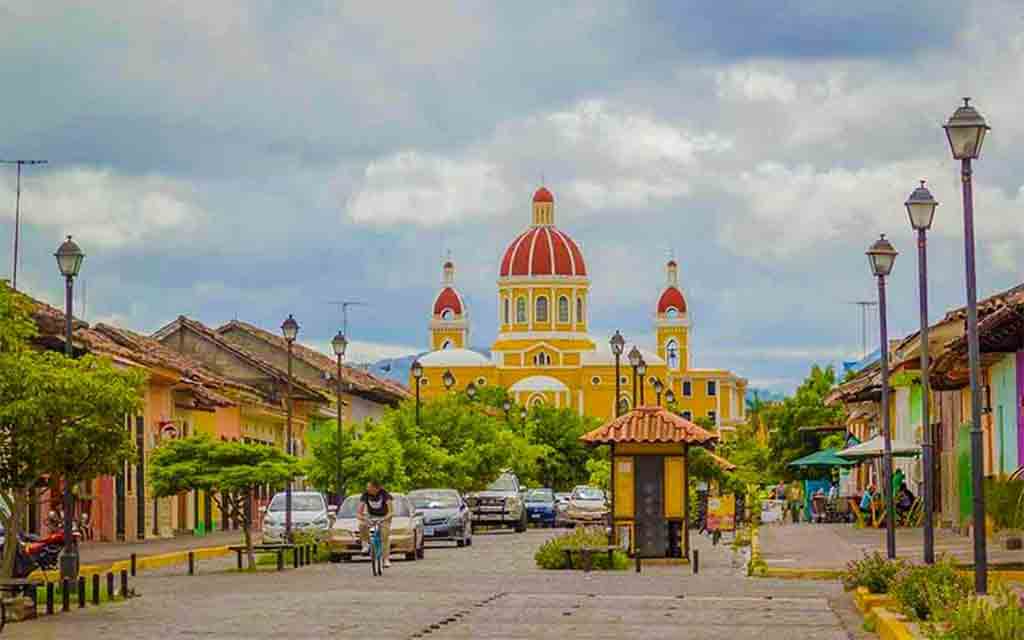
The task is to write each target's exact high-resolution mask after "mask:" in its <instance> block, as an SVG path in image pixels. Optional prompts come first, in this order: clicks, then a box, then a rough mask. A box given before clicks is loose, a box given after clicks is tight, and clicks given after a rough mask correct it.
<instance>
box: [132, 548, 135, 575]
mask: <svg viewBox="0 0 1024 640" xmlns="http://www.w3.org/2000/svg"><path fill="white" fill-rule="evenodd" d="M131 565H132V577H133V578H134V577H135V554H134V553H133V554H132V560H131Z"/></svg>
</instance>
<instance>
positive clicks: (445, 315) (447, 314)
mask: <svg viewBox="0 0 1024 640" xmlns="http://www.w3.org/2000/svg"><path fill="white" fill-rule="evenodd" d="M454 317H455V312H454V311H452V310H451V309H445V310H444V311H442V312H441V319H442V320H451V319H452V318H454Z"/></svg>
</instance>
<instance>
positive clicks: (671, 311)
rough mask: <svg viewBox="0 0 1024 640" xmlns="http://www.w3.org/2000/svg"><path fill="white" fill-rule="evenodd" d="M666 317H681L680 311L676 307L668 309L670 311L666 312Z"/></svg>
mask: <svg viewBox="0 0 1024 640" xmlns="http://www.w3.org/2000/svg"><path fill="white" fill-rule="evenodd" d="M665 315H667V316H668V317H670V318H674V317H676V316H677V315H679V311H678V310H676V308H675V307H669V308H668V309H667V310H666V311H665Z"/></svg>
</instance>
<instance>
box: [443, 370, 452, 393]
mask: <svg viewBox="0 0 1024 640" xmlns="http://www.w3.org/2000/svg"><path fill="white" fill-rule="evenodd" d="M441 382H443V383H444V388H445V389H446V390H448V391H451V390H452V387H454V386H455V376H454V375H452V372H451V370H450V369H448V370H445V372H444V375H442V376H441Z"/></svg>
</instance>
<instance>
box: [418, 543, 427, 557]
mask: <svg viewBox="0 0 1024 640" xmlns="http://www.w3.org/2000/svg"><path fill="white" fill-rule="evenodd" d="M424 555H426V547H425V546H424V545H423V543H422V542H421V543H420V547H419V549H416V558H417V559H418V560H422V559H423V556H424Z"/></svg>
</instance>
